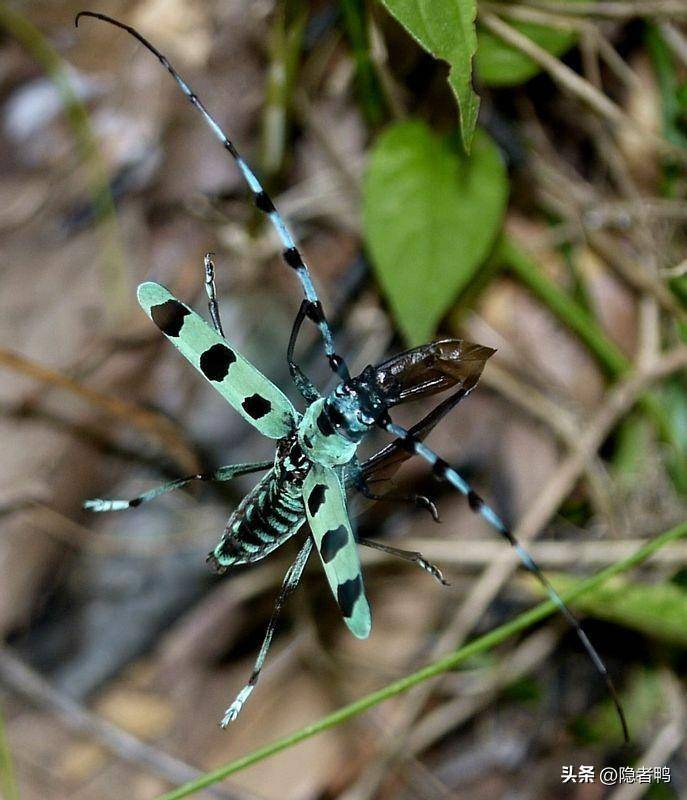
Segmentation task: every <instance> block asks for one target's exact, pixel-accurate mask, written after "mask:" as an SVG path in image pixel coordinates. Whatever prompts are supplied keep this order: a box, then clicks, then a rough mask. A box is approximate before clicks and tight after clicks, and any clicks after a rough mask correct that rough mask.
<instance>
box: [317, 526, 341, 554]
mask: <svg viewBox="0 0 687 800" xmlns="http://www.w3.org/2000/svg"><path fill="white" fill-rule="evenodd" d="M347 544H348V531H347V530H346V528H345V527H344V526H343V525H339V527H338V528H333V529H331V530H328V531H327V532H326V533H325V535H324V536H323V537H322V542H321V544H320V555H321V556H322V560H323V561H324V563H325V564H329V562H330V561H331V560H332V559H334V558H335V557H336V554H337V553H338V552H339V550H341V549H343V548H344V547H345V546H346V545H347Z"/></svg>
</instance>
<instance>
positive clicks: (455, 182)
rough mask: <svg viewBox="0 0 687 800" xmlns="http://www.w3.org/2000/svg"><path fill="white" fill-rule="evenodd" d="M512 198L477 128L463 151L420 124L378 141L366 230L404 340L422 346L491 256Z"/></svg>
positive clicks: (367, 186) (366, 189)
mask: <svg viewBox="0 0 687 800" xmlns="http://www.w3.org/2000/svg"><path fill="white" fill-rule="evenodd" d="M507 196H508V179H507V175H506V169H505V166H504V164H503V161H502V159H501V155H500V153H499V151H498V149H497V147H496V146H495V145H494V143H493V142H492V140H491V139H490V138H489V136H488V135H487V134H486V133H485V132H484V131H482V130H481V129H479V128H478V129H477V131H476V134H475V139H474V143H473V148H472V153H471V154H470V156H466V155H464V154H463V153H461V152H457V150H456V148H455V147H452V146H451V144H450V143H449V141H448V140H446V139H442V138H440V137H438V136H436V135H435V134H434V133H432V131H430V130H429V128H428V127H427V126H426V125H425V124H424V122H421V121H419V120H415V121H408V122H400V123H396V124H394V125H392V126H391V127H390V128H388V129H387V130H386V131H384V132H383V133H382V134H381V135H380V136H379V137H378V139H377V141H376V142H375V144H374V146H373V148H372V152H371V154H370V160H369V164H368V168H367V171H366V175H365V180H364V184H363V232H364V236H365V241H366V245H367V249H368V251H369V254H370V256H371V259H372V264H373V267H374V271H375V274H376V276H377V280H378V281H379V284H380V286H381V288H382V291H383V292H384V294H385V295H386V297H387V299H388V301H389V305H390V306H391V310H392V313H393V315H394V317H395V319H396V322H397V324H398V328H399V329H400V331H401V332H402V334H403V336H404V338H405V339H406V341H407V342H408V344H410V345H417V344H422V343H423V342H425V341H427V340H428V339H430V338H431V336H432V335H433V334H434V332H435V329H436V325H437V323H438V322H439V320H440V319H441V318H442V317H443V316H444V314H445V313H446V312H447V311H448V310H449V309H450V308H451V306H452V305H453V303H454V301H455V299H456V296H457V295H458V293H459V291H460V290H461V289H463V288H464V287H465V286H466V285H467V284H468V283H469V282H470V280H471V279H472V278H473V277H474V276H475V274H476V272H477V271H478V270H479V268H480V266H481V265H482V263H483V262H484V259H485V258H486V256H487V255H488V253H489V251H490V249H491V246H492V244H493V242H494V239H495V237H496V234H497V233H498V231H499V229H500V227H501V219H502V217H503V212H504V208H505V204H506V198H507Z"/></svg>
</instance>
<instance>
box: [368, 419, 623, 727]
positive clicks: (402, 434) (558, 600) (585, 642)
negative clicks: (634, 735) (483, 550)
mask: <svg viewBox="0 0 687 800" xmlns="http://www.w3.org/2000/svg"><path fill="white" fill-rule="evenodd" d="M379 425H380V426H381V427H382V428H384V430H386V431H388V433H390V434H392V435H393V436H396V437H398V443H399V445H400V446H401V447H402V448H403V449H405V450H406V451H407V452H409V453H412V454H414V455H419V456H420V457H421V458H424V459H425V461H427V462H428V463H429V464H431V466H432V471H433V472H434V474H435V475H436V476H437V477H438V478H440V479H441V480H444V481H446V482H447V483H449V484H451V486H453V488H454V489H457V490H458V491H459V492H460V493H461V494H464V495H465V496H466V497H467V499H468V503H469V504H470V508H471V509H472V511H474V512H475V514H479V515H480V516H482V517H484V519H486V521H487V522H488V523H489V524H490V525H491V526H492V527H493V528H495V529H496V530H497V531H498V532H499V533H500V534H501V536H503V538H504V539H505V540H506V541H507V542H508V543H509V544H510V545H511V546H512V547H513V549H514V550H515V552H516V553H517V554H518V557H519V558H520V561H522V563H523V565H524V566H525V567H526V568H527V569H528V570H529V571H530V572H531V573H532V574H533V575H534V576H535V577H536V578H537V579H538V580H539V582H540V583H541V584H542V586H543V587H544V589H545V590H546V592H547V594H548V595H549V597H550V598H551V600H552V601H553V602H554V603H555V604H556V606H557V607H558V608H559V609H560V611H561V613H562V614H563V616H564V617H565V618H566V620H567V621H568V622H569V623H570V625H571V626H572V628H573V629H574V630H575V632H576V633H577V636H578V638H579V640H580V642H581V643H582V646H583V647H584V649H585V650H586V651H587V653H588V654H589V657H590V658H591V660H592V662H593V663H594V665H595V667H596V668H597V670H598V671H599V673H600V674H601V675H602V676H603V678H604V680H605V682H606V686H607V687H608V692H609V694H610V696H611V698H612V700H613V703H614V704H615V707H616V710H617V712H618V717H619V719H620V724H621V725H622V729H623V735H624V736H625V740H626V741H629V739H630V735H629V731H628V727H627V721H626V719H625V712H624V711H623V708H622V706H621V704H620V699H619V698H618V693H617V691H616V688H615V685H614V684H613V681H612V680H611V676H610V675H609V674H608V670H607V669H606V665H605V664H604V662H603V661H602V660H601V656H600V655H599V654H598V653H597V651H596V649H595V647H594V645H593V644H592V643H591V642H590V641H589V637H588V636H587V634H586V633H585V632H584V630H583V628H582V626H581V625H580V623H579V622H578V620H577V619H576V617H575V615H574V614H573V613H572V611H571V610H570V609H569V608H568V606H567V605H566V604H565V602H564V601H563V598H562V597H561V596H560V595H559V594H558V592H557V591H556V590H555V589H554V587H553V586H552V585H551V583H550V582H549V580H548V578H547V577H546V575H544V573H543V572H542V570H541V568H540V567H539V565H538V564H537V563H536V562H535V560H534V559H533V558H532V556H531V555H530V554H529V553H528V552H527V550H525V548H524V547H523V546H522V545H521V544H520V542H519V541H518V540H517V539H516V538H515V536H514V535H513V533H512V531H511V530H510V528H508V526H507V525H506V524H505V523H504V522H503V521H502V520H501V518H500V517H499V515H498V514H497V513H496V512H495V511H494V510H493V509H492V508H491V507H490V506H488V505H487V504H486V503H485V502H484V500H482V498H481V497H480V496H479V495H478V494H477V492H475V490H474V489H473V488H472V487H471V486H470V484H469V483H468V482H467V481H466V480H465V479H464V478H462V477H461V476H460V475H459V474H458V472H456V470H455V469H453V467H451V466H450V465H449V464H447V463H446V461H444V460H443V459H442V458H440V457H439V456H438V455H437V454H436V453H435V452H434V451H433V450H431V449H430V448H429V447H427V445H425V444H423V443H422V442H420V441H418V440H417V439H416V438H415V437H414V436H413V435H412V434H411V433H410V432H409V431H407V430H406V429H405V428H402V427H401V426H400V425H396V423H395V422H392V420H391V419H390V418H389V417H388V416H386V417H385V418H382V419H381V420H380V421H379Z"/></svg>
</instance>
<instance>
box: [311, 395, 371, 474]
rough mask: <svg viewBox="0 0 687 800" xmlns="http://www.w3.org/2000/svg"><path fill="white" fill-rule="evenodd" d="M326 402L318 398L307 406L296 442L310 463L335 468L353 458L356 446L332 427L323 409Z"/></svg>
mask: <svg viewBox="0 0 687 800" xmlns="http://www.w3.org/2000/svg"><path fill="white" fill-rule="evenodd" d="M326 402H327V399H326V398H324V397H320V398H319V400H315V402H314V403H312V404H311V405H310V406H308V408H307V409H306V412H305V414H304V415H303V419H302V420H301V422H300V425H299V426H298V441H299V442H300V445H301V447H302V448H303V452H304V453H305V454H306V455H307V457H308V458H310V459H311V460H312V461H315V462H317V463H318V464H322V466H324V467H336V466H340V465H342V464H347V463H348V462H349V461H350V460H351V459H352V458H353V456H354V455H355V451H356V449H357V447H358V444H357V442H352V441H351V440H350V439H348V438H346V436H345V435H343V434H342V433H340V432H339V431H337V430H336V428H335V427H334V426H333V425H332V422H331V420H330V419H329V416H328V415H327V412H326V409H325V403H326Z"/></svg>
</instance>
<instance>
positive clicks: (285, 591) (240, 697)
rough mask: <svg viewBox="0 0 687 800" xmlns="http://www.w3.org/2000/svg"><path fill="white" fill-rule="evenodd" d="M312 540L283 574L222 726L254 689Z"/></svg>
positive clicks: (307, 541)
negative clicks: (262, 634) (247, 675)
mask: <svg viewBox="0 0 687 800" xmlns="http://www.w3.org/2000/svg"><path fill="white" fill-rule="evenodd" d="M312 547H313V541H312V537H311V536H308V538H307V539H306V540H305V544H304V545H303V547H301V549H300V551H299V553H298V555H297V556H296V560H295V561H294V562H293V564H292V565H291V566H290V567H289V569H288V570H287V572H286V575H285V576H284V582H283V583H282V586H281V589H280V591H279V595H278V596H277V600H276V602H275V604H274V608H273V609H272V616H271V617H270V621H269V624H268V625H267V630H266V631H265V638H264V639H263V640H262V646H261V647H260V652H259V653H258V657H257V658H256V659H255V665H254V667H253V672H252V673H251V676H250V678H249V680H248V683H247V684H246V685H245V686H244V687H243V689H241V691H240V692H239V693H238V694H237V695H236V700H234V702H233V703H232V704H231V705H230V706H229V708H228V709H227V710H226V712H225V714H224V716H223V717H222V721H221V722H220V725H221V726H222V727H223V728H226V727H227V725H229V723H230V722H233V721H234V720H235V719H236V717H238V715H239V714H240V713H241V709H242V708H243V705H244V703H245V702H246V700H248V698H249V697H250V695H251V692H252V691H253V689H255V684H256V683H257V682H258V678H259V677H260V671H261V670H262V665H263V664H264V663H265V657H266V656H267V651H268V650H269V649H270V645H271V644H272V637H273V636H274V631H275V628H276V627H277V621H278V620H279V614H280V613H281V610H282V608H283V606H284V603H285V602H286V601H287V599H288V598H289V596H290V595H291V594H293V592H294V590H295V589H296V587H297V586H298V583H299V581H300V579H301V575H302V574H303V570H304V569H305V565H306V563H307V561H308V557H309V556H310V553H311V551H312Z"/></svg>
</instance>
